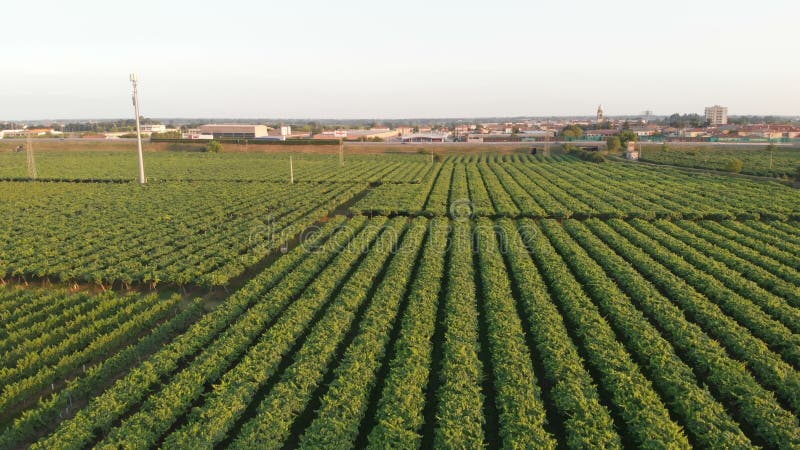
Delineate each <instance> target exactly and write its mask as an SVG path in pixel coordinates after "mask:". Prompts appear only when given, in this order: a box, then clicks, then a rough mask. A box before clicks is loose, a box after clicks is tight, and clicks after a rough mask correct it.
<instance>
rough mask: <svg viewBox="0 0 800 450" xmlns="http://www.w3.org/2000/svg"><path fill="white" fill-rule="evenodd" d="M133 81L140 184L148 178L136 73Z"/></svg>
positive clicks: (132, 75)
mask: <svg viewBox="0 0 800 450" xmlns="http://www.w3.org/2000/svg"><path fill="white" fill-rule="evenodd" d="M130 80H131V83H132V84H133V110H134V113H135V114H136V143H137V147H138V149H139V184H145V183H147V178H145V176H144V156H143V155H142V129H141V126H140V125H139V90H138V83H139V80H138V78H137V77H136V74H135V73H132V74H131V77H130Z"/></svg>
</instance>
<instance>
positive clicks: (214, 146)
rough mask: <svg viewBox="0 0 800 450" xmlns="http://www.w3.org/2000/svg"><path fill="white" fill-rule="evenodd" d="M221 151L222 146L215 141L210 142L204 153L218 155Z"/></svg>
mask: <svg viewBox="0 0 800 450" xmlns="http://www.w3.org/2000/svg"><path fill="white" fill-rule="evenodd" d="M221 151H222V144H220V143H219V142H217V141H211V142H209V143H208V145H206V152H208V153H219V152H221Z"/></svg>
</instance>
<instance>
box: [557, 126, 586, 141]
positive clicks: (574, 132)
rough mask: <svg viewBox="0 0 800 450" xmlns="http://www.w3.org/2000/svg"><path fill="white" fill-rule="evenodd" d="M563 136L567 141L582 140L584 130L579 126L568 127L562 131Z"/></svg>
mask: <svg viewBox="0 0 800 450" xmlns="http://www.w3.org/2000/svg"><path fill="white" fill-rule="evenodd" d="M561 136H563V137H564V138H565V139H580V138H582V137H583V128H581V127H579V126H577V125H573V124H570V125H567V126H566V127H564V129H562V130H561Z"/></svg>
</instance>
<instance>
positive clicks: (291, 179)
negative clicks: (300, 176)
mask: <svg viewBox="0 0 800 450" xmlns="http://www.w3.org/2000/svg"><path fill="white" fill-rule="evenodd" d="M289 184H294V163H293V162H292V156H291V155H289Z"/></svg>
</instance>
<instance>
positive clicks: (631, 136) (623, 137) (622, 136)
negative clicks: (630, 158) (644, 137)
mask: <svg viewBox="0 0 800 450" xmlns="http://www.w3.org/2000/svg"><path fill="white" fill-rule="evenodd" d="M638 140H639V135H637V134H636V133H635V132H633V131H631V130H622V131H620V133H619V142H620V143H621V144H622V146H623V147H625V146H627V145H628V142H630V141H633V142H636V141H638Z"/></svg>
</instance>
